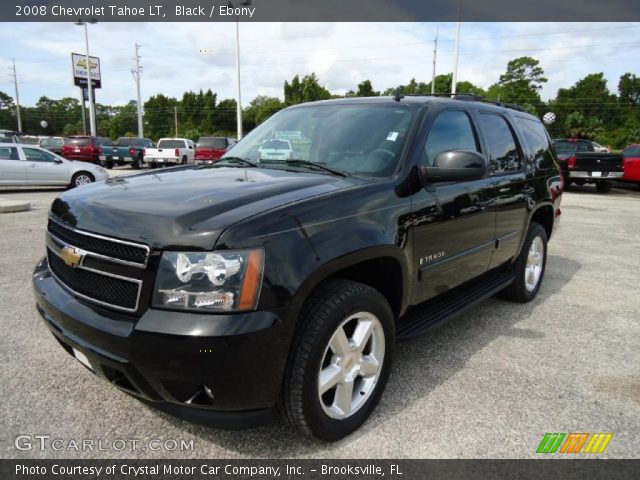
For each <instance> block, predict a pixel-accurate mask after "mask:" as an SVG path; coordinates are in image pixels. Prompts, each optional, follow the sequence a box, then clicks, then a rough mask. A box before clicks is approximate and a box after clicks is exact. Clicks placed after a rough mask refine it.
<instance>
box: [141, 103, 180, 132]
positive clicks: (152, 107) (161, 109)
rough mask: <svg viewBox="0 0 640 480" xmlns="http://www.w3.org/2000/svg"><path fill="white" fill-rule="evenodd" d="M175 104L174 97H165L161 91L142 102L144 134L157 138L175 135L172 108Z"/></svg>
mask: <svg viewBox="0 0 640 480" xmlns="http://www.w3.org/2000/svg"><path fill="white" fill-rule="evenodd" d="M177 106H178V101H177V100H176V99H175V98H173V97H166V96H164V95H163V94H161V93H159V94H157V95H154V96H152V97H151V98H149V100H147V101H146V102H144V121H145V136H147V137H151V138H153V139H155V140H157V139H159V138H162V137H169V136H173V135H175V124H174V118H173V111H174V110H173V109H174V107H177ZM179 127H180V126H179V125H178V128H179ZM178 133H180V132H179V131H178Z"/></svg>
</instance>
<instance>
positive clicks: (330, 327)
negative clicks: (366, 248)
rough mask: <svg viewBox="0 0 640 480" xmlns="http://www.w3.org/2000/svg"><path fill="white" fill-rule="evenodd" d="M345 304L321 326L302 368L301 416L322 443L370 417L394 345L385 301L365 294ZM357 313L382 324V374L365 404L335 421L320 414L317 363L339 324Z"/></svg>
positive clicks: (387, 375)
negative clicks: (364, 314)
mask: <svg viewBox="0 0 640 480" xmlns="http://www.w3.org/2000/svg"><path fill="white" fill-rule="evenodd" d="M350 300H351V301H349V302H343V303H341V304H340V305H338V306H337V307H336V308H335V309H334V311H333V312H332V314H331V321H329V322H326V323H325V324H324V325H322V327H321V330H320V334H319V335H318V341H317V342H316V343H315V345H314V347H313V348H312V351H311V354H310V355H309V361H308V362H307V365H306V369H305V370H306V371H305V376H304V378H305V381H304V388H303V402H304V405H305V407H304V408H305V416H306V417H307V422H308V426H309V428H310V429H311V431H312V433H313V434H314V435H316V436H318V437H320V438H322V439H325V440H337V439H339V438H342V437H344V436H346V435H348V434H349V433H351V432H353V431H354V430H356V429H357V428H358V427H359V426H360V425H361V424H362V423H363V422H364V421H365V420H366V419H367V418H368V417H369V415H370V414H371V411H372V410H373V409H374V408H375V406H376V404H377V403H378V401H379V399H380V396H381V395H382V392H383V391H384V387H385V385H386V383H387V380H388V378H389V373H390V370H391V364H392V363H393V362H392V360H393V350H394V346H395V326H394V323H393V314H392V312H391V309H390V308H389V305H388V303H387V302H386V300H385V299H384V298H383V297H382V296H381V295H379V294H377V292H375V291H372V292H366V293H363V294H362V293H361V294H358V295H354V297H353V298H351V299H350ZM358 312H370V313H372V314H373V315H375V316H376V317H377V318H378V319H379V320H380V324H381V325H382V328H383V331H384V336H385V353H384V360H383V363H382V371H381V372H380V377H379V378H378V382H377V383H376V386H375V389H374V391H373V392H372V393H371V395H370V396H369V398H368V399H367V401H366V402H365V404H364V405H362V407H360V409H359V410H358V411H357V412H356V413H354V414H353V415H352V416H350V417H348V418H345V419H342V420H337V419H333V418H331V417H329V416H327V414H326V413H325V412H324V410H323V409H322V406H321V405H320V401H319V398H318V375H319V372H320V364H321V362H322V359H323V357H324V354H325V352H326V349H327V346H328V344H329V341H330V340H331V337H332V336H333V334H334V332H335V331H336V329H337V328H338V326H339V325H341V324H342V322H343V321H344V320H345V319H346V318H348V317H349V316H350V315H352V314H354V313H358Z"/></svg>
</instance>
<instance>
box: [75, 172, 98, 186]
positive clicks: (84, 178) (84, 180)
mask: <svg viewBox="0 0 640 480" xmlns="http://www.w3.org/2000/svg"><path fill="white" fill-rule="evenodd" d="M92 182H93V180H91V177H89V175H85V174H84V173H82V174H80V175H78V176H77V177H76V181H75V182H74V183H75V185H76V187H80V186H82V185H88V184H89V183H92Z"/></svg>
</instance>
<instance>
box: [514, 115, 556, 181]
mask: <svg viewBox="0 0 640 480" xmlns="http://www.w3.org/2000/svg"><path fill="white" fill-rule="evenodd" d="M516 124H517V125H518V128H519V130H520V134H521V135H522V138H523V139H524V143H525V144H526V146H527V153H528V155H529V157H530V158H531V159H532V160H533V162H534V164H535V165H536V167H537V168H553V166H554V163H555V162H554V160H553V155H552V154H551V142H550V141H549V136H548V135H547V131H546V130H545V128H544V125H542V123H541V122H539V121H537V120H533V119H531V118H524V117H518V116H517V117H516Z"/></svg>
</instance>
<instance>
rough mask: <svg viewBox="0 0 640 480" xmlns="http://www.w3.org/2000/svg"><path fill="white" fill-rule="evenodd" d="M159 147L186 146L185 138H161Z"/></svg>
mask: <svg viewBox="0 0 640 480" xmlns="http://www.w3.org/2000/svg"><path fill="white" fill-rule="evenodd" d="M158 148H185V145H184V140H160V141H159V142H158Z"/></svg>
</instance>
